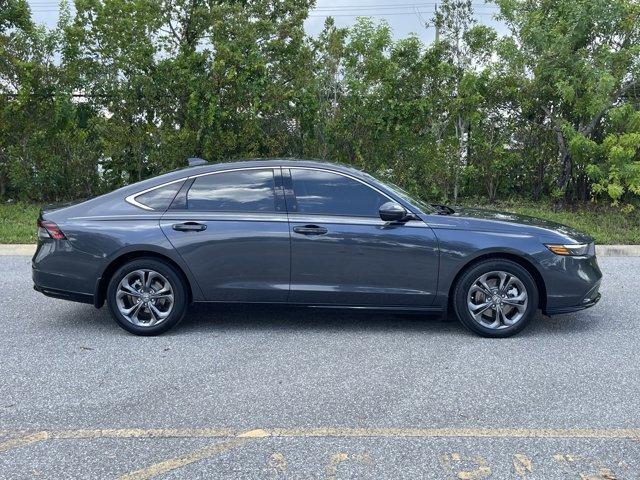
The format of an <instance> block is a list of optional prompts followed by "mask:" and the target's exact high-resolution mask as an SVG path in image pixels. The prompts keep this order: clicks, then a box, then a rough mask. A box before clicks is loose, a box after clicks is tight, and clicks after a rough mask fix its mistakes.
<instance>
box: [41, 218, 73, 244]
mask: <svg viewBox="0 0 640 480" xmlns="http://www.w3.org/2000/svg"><path fill="white" fill-rule="evenodd" d="M38 237H40V238H53V239H54V240H62V239H64V238H67V237H65V236H64V233H62V230H60V227H58V225H56V224H55V223H54V222H50V221H48V220H38Z"/></svg>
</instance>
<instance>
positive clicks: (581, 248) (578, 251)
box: [545, 243, 596, 257]
mask: <svg viewBox="0 0 640 480" xmlns="http://www.w3.org/2000/svg"><path fill="white" fill-rule="evenodd" d="M545 247H547V248H548V249H549V250H551V251H552V252H553V253H555V254H556V255H563V256H565V257H566V256H570V257H584V256H586V255H595V253H596V246H595V243H579V244H576V245H552V244H551V245H550V244H546V245H545Z"/></svg>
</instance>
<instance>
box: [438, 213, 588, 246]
mask: <svg viewBox="0 0 640 480" xmlns="http://www.w3.org/2000/svg"><path fill="white" fill-rule="evenodd" d="M431 219H433V217H431ZM431 219H430V221H429V224H432V223H435V224H436V225H437V226H436V228H437V227H438V226H439V227H440V228H445V227H446V228H456V229H464V230H478V231H495V232H513V231H517V232H518V233H529V234H532V235H533V234H535V235H538V236H541V237H549V238H553V239H554V241H555V240H557V239H558V237H562V238H563V239H565V240H566V241H567V242H568V243H590V242H592V241H593V238H591V237H590V236H589V235H587V234H585V233H583V232H580V231H579V230H576V229H574V228H572V227H568V226H566V225H562V224H561V223H556V222H551V221H549V220H543V219H541V218H536V217H529V216H527V215H519V214H517V213H510V212H499V211H494V210H484V209H480V208H465V207H455V213H454V214H451V215H438V219H437V220H436V221H431Z"/></svg>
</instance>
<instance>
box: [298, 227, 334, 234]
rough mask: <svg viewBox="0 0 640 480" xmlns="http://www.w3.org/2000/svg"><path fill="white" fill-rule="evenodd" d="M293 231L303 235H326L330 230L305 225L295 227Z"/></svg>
mask: <svg viewBox="0 0 640 480" xmlns="http://www.w3.org/2000/svg"><path fill="white" fill-rule="evenodd" d="M293 231H294V232H296V233H301V234H302V235H324V234H325V233H327V232H328V230H327V229H326V228H324V227H319V226H318V225H305V226H304V227H293Z"/></svg>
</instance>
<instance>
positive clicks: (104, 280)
mask: <svg viewBox="0 0 640 480" xmlns="http://www.w3.org/2000/svg"><path fill="white" fill-rule="evenodd" d="M138 258H153V259H156V260H160V261H162V262H165V263H167V264H169V265H171V266H172V267H173V268H174V269H175V270H176V272H177V273H178V275H180V277H181V278H182V280H183V281H184V285H185V287H186V289H187V302H188V303H191V302H193V299H194V296H193V293H194V292H193V288H194V286H193V285H192V282H191V281H190V280H189V276H188V275H187V274H186V272H185V271H184V269H183V268H182V267H181V266H180V264H178V262H176V261H175V260H173V259H172V258H171V257H169V256H168V255H164V254H162V253H159V252H156V251H153V250H134V251H129V252H126V253H123V254H121V255H119V256H117V257H116V258H114V259H113V260H112V261H111V262H110V263H109V264H108V265H107V267H106V268H105V269H104V271H103V272H102V275H101V276H100V278H99V279H98V282H97V285H96V288H95V295H94V297H93V298H94V301H93V305H94V306H95V307H96V308H100V307H102V305H104V302H105V299H106V295H107V288H108V286H109V280H110V279H111V277H112V276H113V274H114V273H115V272H116V270H118V268H120V267H121V266H122V265H124V264H125V263H128V262H130V261H132V260H136V259H138ZM196 288H197V287H196Z"/></svg>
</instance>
